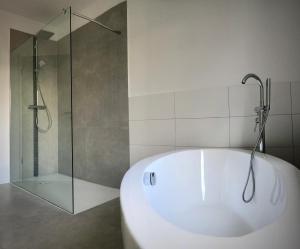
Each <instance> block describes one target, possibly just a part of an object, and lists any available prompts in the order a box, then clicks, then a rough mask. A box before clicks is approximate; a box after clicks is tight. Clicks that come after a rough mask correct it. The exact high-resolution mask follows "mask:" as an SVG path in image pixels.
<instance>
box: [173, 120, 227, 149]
mask: <svg viewBox="0 0 300 249" xmlns="http://www.w3.org/2000/svg"><path fill="white" fill-rule="evenodd" d="M228 145H229V119H228V118H208V119H177V120H176V146H202V147H228Z"/></svg>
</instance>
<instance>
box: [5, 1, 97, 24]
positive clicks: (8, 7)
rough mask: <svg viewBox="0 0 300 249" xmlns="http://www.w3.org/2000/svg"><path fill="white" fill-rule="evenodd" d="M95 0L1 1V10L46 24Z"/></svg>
mask: <svg viewBox="0 0 300 249" xmlns="http://www.w3.org/2000/svg"><path fill="white" fill-rule="evenodd" d="M93 2H95V0H0V9H2V10H4V11H8V12H11V13H14V14H17V15H20V16H24V17H27V18H30V19H32V20H35V21H38V22H42V23H46V22H48V20H49V19H51V18H52V17H53V16H56V15H58V13H59V12H60V11H61V10H62V9H63V8H66V7H68V6H70V5H71V6H72V8H74V9H76V10H79V11H80V10H82V9H84V8H86V7H87V6H89V5H90V4H92V3H93Z"/></svg>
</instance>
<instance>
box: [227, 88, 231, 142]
mask: <svg viewBox="0 0 300 249" xmlns="http://www.w3.org/2000/svg"><path fill="white" fill-rule="evenodd" d="M229 98H230V88H229V87H227V104H228V117H229V118H228V120H229V121H228V122H229V141H228V142H229V144H228V145H229V148H231V112H230V99H229Z"/></svg>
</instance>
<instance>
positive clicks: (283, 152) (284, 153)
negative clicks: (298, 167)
mask: <svg viewBox="0 0 300 249" xmlns="http://www.w3.org/2000/svg"><path fill="white" fill-rule="evenodd" d="M266 152H267V153H268V154H270V155H272V156H276V157H278V158H281V159H283V160H285V161H287V162H289V163H291V164H294V149H293V147H267V148H266Z"/></svg>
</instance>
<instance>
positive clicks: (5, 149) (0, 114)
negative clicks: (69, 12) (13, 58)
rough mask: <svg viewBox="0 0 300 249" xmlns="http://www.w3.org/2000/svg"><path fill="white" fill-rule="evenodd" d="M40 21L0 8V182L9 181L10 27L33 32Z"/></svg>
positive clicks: (37, 27)
mask: <svg viewBox="0 0 300 249" xmlns="http://www.w3.org/2000/svg"><path fill="white" fill-rule="evenodd" d="M40 27H41V24H40V23H37V22H34V21H31V20H29V19H27V18H24V17H21V16H17V15H13V14H11V13H8V12H4V11H2V10H0V34H1V35H0V184H1V183H6V182H9V106H10V104H9V103H10V99H9V96H10V93H9V91H10V90H9V89H10V79H9V78H10V28H13V29H17V30H20V31H23V32H27V33H35V32H36V31H37V30H38V29H39V28H40Z"/></svg>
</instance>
